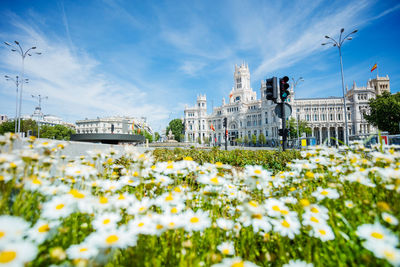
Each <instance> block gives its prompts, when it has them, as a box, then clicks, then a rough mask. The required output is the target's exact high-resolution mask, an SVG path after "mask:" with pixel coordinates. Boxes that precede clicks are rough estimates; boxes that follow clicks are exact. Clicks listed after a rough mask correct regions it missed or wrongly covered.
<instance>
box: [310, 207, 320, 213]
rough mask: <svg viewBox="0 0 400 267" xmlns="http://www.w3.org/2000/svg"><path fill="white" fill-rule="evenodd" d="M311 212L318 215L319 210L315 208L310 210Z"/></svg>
mask: <svg viewBox="0 0 400 267" xmlns="http://www.w3.org/2000/svg"><path fill="white" fill-rule="evenodd" d="M311 212H314V213H319V210H318V209H317V208H316V207H313V208H311Z"/></svg>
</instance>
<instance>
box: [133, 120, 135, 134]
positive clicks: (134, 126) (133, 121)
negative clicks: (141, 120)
mask: <svg viewBox="0 0 400 267" xmlns="http://www.w3.org/2000/svg"><path fill="white" fill-rule="evenodd" d="M132 132H133V133H135V121H132Z"/></svg>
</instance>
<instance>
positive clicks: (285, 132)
mask: <svg viewBox="0 0 400 267" xmlns="http://www.w3.org/2000/svg"><path fill="white" fill-rule="evenodd" d="M289 134H290V131H289V129H285V130H283V129H278V135H279V136H283V135H285V136H289Z"/></svg>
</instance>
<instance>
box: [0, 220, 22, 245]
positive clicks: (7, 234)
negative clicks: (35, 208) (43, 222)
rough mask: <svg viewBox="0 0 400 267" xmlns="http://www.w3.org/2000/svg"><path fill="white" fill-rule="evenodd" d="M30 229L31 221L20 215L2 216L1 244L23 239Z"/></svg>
mask: <svg viewBox="0 0 400 267" xmlns="http://www.w3.org/2000/svg"><path fill="white" fill-rule="evenodd" d="M28 229H29V223H28V222H27V221H25V220H24V219H22V218H20V217H14V216H9V215H2V216H0V245H1V244H7V243H9V242H11V241H18V240H22V238H23V236H24V235H25V233H26V231H27V230H28Z"/></svg>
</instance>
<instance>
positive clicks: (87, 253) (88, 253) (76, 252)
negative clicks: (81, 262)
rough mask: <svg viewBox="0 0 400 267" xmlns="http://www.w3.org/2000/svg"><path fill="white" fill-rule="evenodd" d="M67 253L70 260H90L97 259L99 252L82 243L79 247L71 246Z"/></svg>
mask: <svg viewBox="0 0 400 267" xmlns="http://www.w3.org/2000/svg"><path fill="white" fill-rule="evenodd" d="M66 252H67V255H68V258H70V259H90V258H94V257H96V256H97V255H98V253H99V250H98V249H97V248H96V247H94V246H91V245H89V244H86V243H81V244H78V245H71V246H70V247H69V248H68V249H67V251H66Z"/></svg>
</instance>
